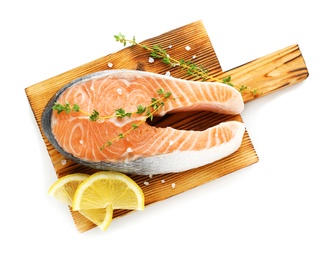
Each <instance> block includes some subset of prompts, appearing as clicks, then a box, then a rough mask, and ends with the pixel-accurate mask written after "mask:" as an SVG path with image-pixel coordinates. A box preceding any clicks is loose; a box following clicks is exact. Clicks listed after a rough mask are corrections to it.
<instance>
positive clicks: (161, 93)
mask: <svg viewBox="0 0 336 260" xmlns="http://www.w3.org/2000/svg"><path fill="white" fill-rule="evenodd" d="M156 92H157V93H158V97H156V98H154V97H152V98H151V103H150V104H149V105H147V106H143V105H141V104H140V105H137V110H136V111H134V112H126V111H125V109H123V108H118V109H116V110H115V113H114V114H112V115H108V116H100V115H99V112H98V111H97V110H95V109H93V112H92V113H88V112H86V111H84V110H82V109H80V107H79V105H78V104H73V105H71V104H69V103H68V102H66V103H64V104H60V103H57V102H55V103H54V105H53V106H52V109H53V110H55V111H57V113H58V114H60V113H62V112H65V113H67V114H69V113H70V112H80V113H82V114H84V115H85V116H87V117H88V118H89V120H90V121H92V122H95V121H98V120H105V119H109V118H113V117H116V118H117V119H119V120H121V119H123V118H125V117H132V116H133V115H134V114H137V115H141V114H144V115H145V117H144V118H143V119H142V120H140V121H139V122H138V123H137V124H132V127H131V128H130V129H128V130H127V131H126V132H124V133H120V134H118V135H117V136H116V137H114V138H113V139H111V140H109V141H107V142H106V143H105V144H104V145H103V146H102V147H101V148H100V150H103V149H104V148H105V147H109V146H111V145H112V143H113V142H114V141H116V140H119V139H122V138H124V137H125V136H126V135H128V134H129V133H131V132H132V131H133V130H135V129H137V128H139V126H140V125H141V124H143V123H144V122H146V120H147V119H150V120H153V118H154V114H155V113H156V112H157V111H158V110H160V109H161V108H162V107H163V106H164V105H165V102H164V101H165V100H166V99H168V98H170V97H171V94H172V93H171V92H168V91H165V90H164V89H163V88H160V89H158V90H157V91H156Z"/></svg>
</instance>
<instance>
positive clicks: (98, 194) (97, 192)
mask: <svg viewBox="0 0 336 260" xmlns="http://www.w3.org/2000/svg"><path fill="white" fill-rule="evenodd" d="M144 202H145V199H144V194H143V191H142V189H141V188H140V187H139V186H138V184H137V183H136V182H135V181H133V180H132V179H131V178H130V177H128V176H127V175H125V174H123V173H118V172H112V171H101V172H97V173H95V174H92V175H91V176H90V177H88V178H87V179H85V180H84V181H83V182H82V183H81V184H80V185H79V186H78V188H77V190H76V192H75V195H74V199H73V203H72V208H73V210H79V211H83V210H90V209H98V208H108V207H110V206H111V207H112V209H129V210H143V209H144Z"/></svg>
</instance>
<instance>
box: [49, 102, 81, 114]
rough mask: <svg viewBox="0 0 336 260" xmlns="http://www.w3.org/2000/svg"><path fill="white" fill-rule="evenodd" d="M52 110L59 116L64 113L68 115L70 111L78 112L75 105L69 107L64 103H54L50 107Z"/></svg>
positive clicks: (77, 107)
mask: <svg viewBox="0 0 336 260" xmlns="http://www.w3.org/2000/svg"><path fill="white" fill-rule="evenodd" d="M52 109H53V110H55V111H57V113H58V114H60V113H61V112H65V113H67V114H69V113H70V112H72V111H74V112H78V111H79V106H78V105H77V104H74V105H73V106H72V107H71V106H70V104H69V103H68V102H66V103H65V104H64V105H62V104H60V103H57V102H55V103H54V105H53V106H52Z"/></svg>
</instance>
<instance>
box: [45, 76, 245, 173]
mask: <svg viewBox="0 0 336 260" xmlns="http://www.w3.org/2000/svg"><path fill="white" fill-rule="evenodd" d="M243 109H244V102H243V99H242V96H241V94H240V93H239V91H237V90H236V89H235V88H233V87H231V86H228V85H226V84H223V83H215V82H197V81H188V80H182V79H177V78H173V77H169V76H164V75H159V74H154V73H150V72H142V71H135V70H134V71H133V70H106V71H100V72H96V73H93V74H89V75H86V76H84V77H81V78H78V79H76V80H74V81H72V82H71V83H69V84H67V85H66V86H64V87H63V88H61V89H60V90H59V91H58V92H57V93H56V94H55V95H54V96H53V97H52V98H51V99H50V101H49V102H48V104H47V105H46V107H45V109H44V111H43V114H42V129H43V132H44V134H45V136H46V137H47V139H48V140H49V141H50V143H51V144H52V145H53V146H54V147H55V149H56V150H58V151H59V152H60V153H61V154H62V155H64V156H65V157H66V158H68V159H71V160H72V161H74V162H77V163H80V164H82V165H85V166H88V167H91V168H95V169H99V170H114V171H119V172H123V173H134V174H140V175H151V174H163V173H171V172H182V171H186V170H189V169H193V168H197V167H200V166H203V165H206V164H209V163H212V162H214V161H217V160H219V159H222V158H224V157H226V156H228V155H230V154H232V153H234V152H235V151H236V150H237V149H239V147H240V145H241V142H242V139H243V135H244V133H245V126H244V124H243V123H241V122H237V121H228V122H223V123H220V124H218V125H216V126H213V127H210V128H208V129H206V130H204V131H194V130H177V129H174V128H172V127H163V128H160V127H155V126H151V125H149V124H148V123H147V121H148V120H150V118H152V117H154V116H155V117H157V116H164V115H165V114H166V113H175V112H180V111H212V112H215V113H221V114H239V113H241V112H242V111H243Z"/></svg>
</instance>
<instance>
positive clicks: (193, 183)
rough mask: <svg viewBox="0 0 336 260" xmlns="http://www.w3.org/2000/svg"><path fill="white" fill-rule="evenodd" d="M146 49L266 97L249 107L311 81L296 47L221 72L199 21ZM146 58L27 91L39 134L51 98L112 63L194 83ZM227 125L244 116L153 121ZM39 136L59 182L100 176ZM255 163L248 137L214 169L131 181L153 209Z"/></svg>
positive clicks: (125, 55)
mask: <svg viewBox="0 0 336 260" xmlns="http://www.w3.org/2000/svg"><path fill="white" fill-rule="evenodd" d="M143 43H144V44H146V45H147V46H152V45H153V44H160V45H161V47H163V48H165V49H167V50H168V49H169V48H168V46H170V45H171V46H173V47H172V48H171V49H169V54H170V56H171V57H174V58H176V59H181V58H183V59H185V60H190V58H191V57H190V56H191V53H192V54H196V56H197V57H196V58H195V59H194V60H193V62H194V63H196V64H199V65H202V66H204V67H205V68H207V69H208V70H209V71H210V73H209V75H211V76H213V77H216V78H223V77H226V76H228V75H231V76H232V81H233V82H234V83H235V84H236V85H246V86H249V87H251V88H258V89H259V91H261V92H263V95H260V96H257V97H254V96H253V95H252V94H250V93H249V92H243V97H244V101H245V102H249V101H252V100H254V99H255V98H260V97H262V96H264V95H266V94H268V93H272V92H273V91H275V90H277V89H280V88H283V87H286V86H291V85H293V84H295V83H298V82H300V81H302V80H304V79H305V78H307V76H308V70H307V68H306V65H305V62H304V60H303V57H302V55H301V52H300V50H299V47H298V46H297V45H293V46H289V47H287V48H284V49H283V50H280V51H277V52H275V53H272V54H269V55H266V56H264V57H262V58H259V59H257V60H254V61H252V62H249V63H247V64H244V65H242V66H240V67H237V68H235V69H232V70H230V71H227V72H223V71H222V69H221V67H220V64H219V62H218V59H217V57H216V54H215V51H214V49H213V47H212V45H211V42H210V40H209V38H208V35H207V33H206V30H205V28H204V26H203V23H202V21H196V22H194V23H191V24H188V25H185V26H183V27H180V28H177V29H174V30H172V31H169V32H167V33H164V34H162V35H159V36H156V37H154V38H151V39H148V40H146V41H144V42H143ZM187 45H189V46H190V47H191V49H192V50H193V51H192V52H188V51H186V50H185V46H187ZM148 57H149V53H148V51H146V50H144V49H142V48H141V47H139V46H132V47H127V48H124V49H123V50H121V51H119V52H117V53H113V54H109V55H106V56H104V57H101V58H98V59H96V60H94V61H91V62H89V63H87V64H84V65H81V66H79V67H77V68H74V69H72V70H70V71H67V72H64V73H62V74H60V75H57V76H55V77H53V78H50V79H47V80H44V81H42V82H40V83H37V84H35V85H32V86H30V87H27V88H26V89H25V91H26V95H27V98H28V100H29V103H30V106H31V109H32V111H33V113H34V116H35V119H36V122H37V124H38V127H39V129H40V131H41V115H42V111H43V109H44V107H45V105H46V104H47V102H48V101H49V99H50V98H51V97H52V95H53V94H54V93H55V92H56V91H57V90H58V89H60V88H61V87H62V86H64V85H65V84H67V83H69V82H70V81H72V80H73V79H75V78H78V77H81V76H83V75H85V74H88V73H92V72H96V71H100V70H106V69H109V67H108V63H109V62H112V63H113V69H121V68H125V69H134V70H136V69H137V70H144V71H150V72H155V73H159V74H164V73H165V72H166V71H167V70H170V72H171V74H172V76H174V77H178V78H183V79H189V80H193V77H192V76H187V75H186V73H185V72H183V71H181V70H179V69H178V68H167V66H166V65H165V64H163V63H162V62H160V61H155V62H154V63H149V62H148ZM227 120H238V121H242V118H241V116H240V115H237V116H225V115H218V114H215V113H209V112H198V113H191V112H189V113H178V114H173V115H169V116H165V117H164V118H163V119H161V120H159V121H155V125H157V126H168V125H169V126H172V127H175V128H177V129H194V130H203V129H206V128H208V127H210V126H213V125H216V124H218V123H220V122H223V121H227ZM41 135H42V138H43V140H44V142H45V145H46V148H47V151H48V153H49V156H50V159H51V161H52V163H53V166H54V168H55V172H56V175H57V177H61V176H64V175H66V174H71V173H75V172H83V173H89V174H91V173H93V172H95V171H97V170H93V169H90V168H87V167H84V166H81V165H78V164H76V163H74V162H71V161H69V160H66V158H64V157H63V156H62V155H60V154H59V153H58V152H57V151H56V150H55V149H54V148H53V147H52V145H51V144H50V143H49V142H48V140H47V139H46V138H45V136H44V134H43V132H42V131H41ZM64 162H66V163H64ZM256 162H258V156H257V153H256V151H255V150H254V147H253V144H252V142H251V140H250V138H249V135H248V132H247V131H246V132H245V135H244V138H243V142H242V145H241V147H240V149H239V150H238V151H237V152H236V153H234V154H232V155H231V156H229V157H227V158H224V159H222V160H219V161H217V162H215V163H212V164H210V165H206V166H203V167H200V168H197V169H193V170H189V171H186V172H182V173H174V174H164V175H154V176H153V177H152V178H150V177H149V176H137V175H130V176H131V178H133V179H134V180H135V181H136V182H137V183H138V184H139V185H140V187H141V188H142V189H143V191H144V194H145V201H146V202H145V203H146V205H149V204H151V203H154V202H158V201H161V200H164V199H167V198H169V197H171V196H174V195H176V194H179V193H182V192H185V191H188V190H190V189H192V188H195V187H197V186H200V185H202V184H205V183H207V182H209V181H213V180H215V179H217V178H220V177H222V176H224V175H226V174H228V173H232V172H234V171H237V170H239V169H242V168H244V167H247V166H249V165H251V164H254V163H256ZM162 180H164V183H162V182H161V181H162ZM145 181H148V182H149V185H144V182H145ZM173 183H174V184H175V188H173V187H172V184H173ZM70 212H71V214H72V216H73V219H74V222H75V224H76V227H77V229H78V231H80V232H84V231H87V230H89V229H91V228H93V227H94V226H95V225H94V224H92V223H91V222H90V221H88V220H86V219H85V218H84V217H83V216H81V215H80V214H79V213H77V212H72V211H71V209H70ZM126 213H128V211H125V210H116V211H115V212H114V218H116V217H121V216H124V215H125V214H126Z"/></svg>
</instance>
